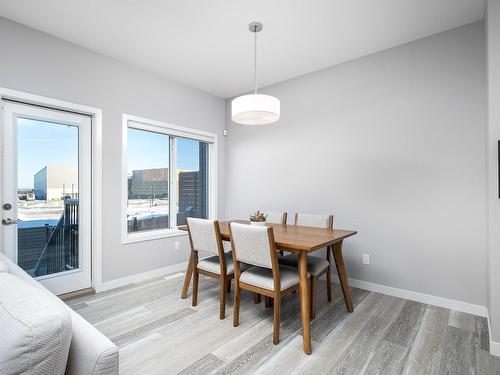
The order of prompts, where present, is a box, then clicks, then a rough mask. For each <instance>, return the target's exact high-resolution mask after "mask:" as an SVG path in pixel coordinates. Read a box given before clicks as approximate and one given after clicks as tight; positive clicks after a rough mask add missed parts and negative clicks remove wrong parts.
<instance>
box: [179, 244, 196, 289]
mask: <svg viewBox="0 0 500 375" xmlns="http://www.w3.org/2000/svg"><path fill="white" fill-rule="evenodd" d="M194 256H195V254H194V251H191V255H190V256H189V261H188V265H187V269H186V274H185V275H184V284H183V285H182V292H181V298H182V299H186V298H187V292H188V289H189V284H190V283H191V276H192V275H193V264H194Z"/></svg>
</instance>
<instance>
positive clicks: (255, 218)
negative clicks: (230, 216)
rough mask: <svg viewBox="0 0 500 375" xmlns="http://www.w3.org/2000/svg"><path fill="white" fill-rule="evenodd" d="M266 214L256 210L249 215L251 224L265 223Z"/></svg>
mask: <svg viewBox="0 0 500 375" xmlns="http://www.w3.org/2000/svg"><path fill="white" fill-rule="evenodd" d="M266 220H267V214H265V213H264V212H260V211H257V212H256V213H254V214H253V215H250V224H252V225H266Z"/></svg>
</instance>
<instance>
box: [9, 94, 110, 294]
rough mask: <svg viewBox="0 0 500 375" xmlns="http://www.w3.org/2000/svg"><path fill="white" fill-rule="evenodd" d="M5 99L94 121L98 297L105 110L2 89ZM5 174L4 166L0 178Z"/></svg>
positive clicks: (93, 228) (97, 287)
mask: <svg viewBox="0 0 500 375" xmlns="http://www.w3.org/2000/svg"><path fill="white" fill-rule="evenodd" d="M3 99H8V100H13V101H18V102H21V103H25V104H32V105H38V106H41V107H47V108H49V109H58V110H63V111H68V112H74V113H77V114H83V115H87V116H90V117H91V127H92V131H91V133H92V144H91V148H92V149H91V168H92V171H91V176H92V181H91V215H90V216H91V225H90V227H91V234H90V235H91V278H92V288H94V290H95V291H96V293H97V292H100V291H101V290H102V109H99V108H95V107H89V106H86V105H81V104H76V103H72V102H67V101H64V100H59V99H54V98H50V97H46V96H40V95H34V94H30V93H27V92H22V91H17V90H12V89H8V88H3V87H0V103H1V101H2V100H3ZM1 117H3V116H0V127H1V126H2V121H3V119H2V118H1ZM0 136H1V132H0ZM2 174H3V170H2V166H1V165H0V176H1V175H2ZM0 185H1V184H0ZM1 189H2V187H1V186H0V196H2V195H1V194H2V191H1ZM1 236H2V231H0V241H2V240H3V238H2V237H1ZM0 243H1V242H0Z"/></svg>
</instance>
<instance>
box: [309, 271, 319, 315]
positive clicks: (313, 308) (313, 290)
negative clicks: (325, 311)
mask: <svg viewBox="0 0 500 375" xmlns="http://www.w3.org/2000/svg"><path fill="white" fill-rule="evenodd" d="M317 284H318V278H317V277H316V276H311V282H310V288H311V291H310V295H311V313H310V315H311V320H313V319H315V318H316V285H317Z"/></svg>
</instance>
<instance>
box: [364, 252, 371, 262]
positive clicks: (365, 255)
mask: <svg viewBox="0 0 500 375" xmlns="http://www.w3.org/2000/svg"><path fill="white" fill-rule="evenodd" d="M363 264H370V254H363Z"/></svg>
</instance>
